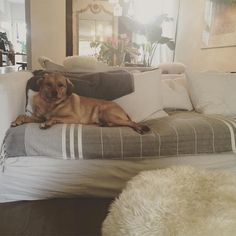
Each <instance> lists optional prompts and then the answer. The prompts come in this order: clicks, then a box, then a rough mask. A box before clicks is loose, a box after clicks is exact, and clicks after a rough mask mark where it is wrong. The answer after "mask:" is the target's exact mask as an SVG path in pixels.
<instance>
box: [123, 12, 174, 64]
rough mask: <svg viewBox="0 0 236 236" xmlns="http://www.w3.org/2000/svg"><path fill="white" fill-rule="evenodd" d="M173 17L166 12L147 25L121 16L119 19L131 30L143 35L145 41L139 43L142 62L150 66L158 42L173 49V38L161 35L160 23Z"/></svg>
mask: <svg viewBox="0 0 236 236" xmlns="http://www.w3.org/2000/svg"><path fill="white" fill-rule="evenodd" d="M172 20H173V19H172V18H170V17H168V16H167V15H166V14H163V15H160V16H158V17H157V18H156V20H155V21H153V22H152V23H149V24H147V25H143V24H141V23H139V22H137V21H135V20H133V19H132V18H130V17H126V16H122V17H120V21H121V22H122V24H123V25H125V26H126V28H127V29H129V30H130V31H131V32H134V33H137V34H141V35H143V36H145V38H146V42H145V43H143V44H142V45H140V46H141V47H142V49H143V64H144V65H145V66H151V65H152V61H153V58H154V55H155V53H156V50H157V47H158V45H160V44H166V45H167V46H168V47H169V48H170V49H171V50H174V49H175V42H174V40H173V39H171V38H168V37H163V36H162V32H163V30H162V23H163V22H164V21H172Z"/></svg>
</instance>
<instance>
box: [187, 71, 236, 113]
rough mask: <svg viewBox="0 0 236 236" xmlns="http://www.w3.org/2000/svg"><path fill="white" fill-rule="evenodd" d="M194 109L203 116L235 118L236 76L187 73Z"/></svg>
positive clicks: (212, 73) (229, 74)
mask: <svg viewBox="0 0 236 236" xmlns="http://www.w3.org/2000/svg"><path fill="white" fill-rule="evenodd" d="M187 78H188V83H189V91H190V96H191V99H192V102H193V105H194V108H195V109H196V110H197V111H198V112H201V113H204V114H221V115H225V116H230V117H236V103H235V101H236V92H235V88H236V75H235V74H231V73H214V72H201V73H200V72H199V73H195V72H190V71H188V72H187Z"/></svg>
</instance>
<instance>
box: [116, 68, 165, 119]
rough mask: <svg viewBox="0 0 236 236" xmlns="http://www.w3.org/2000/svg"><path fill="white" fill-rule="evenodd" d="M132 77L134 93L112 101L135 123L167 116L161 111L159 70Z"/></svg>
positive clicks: (135, 74) (136, 74)
mask: <svg viewBox="0 0 236 236" xmlns="http://www.w3.org/2000/svg"><path fill="white" fill-rule="evenodd" d="M133 75H134V92H133V93H131V94H128V95H126V96H123V97H121V98H118V99H116V100H114V101H115V102H116V103H118V104H119V105H120V106H121V107H122V108H123V109H124V110H125V111H126V112H127V113H128V114H129V116H130V117H131V119H132V120H134V121H136V122H141V121H144V120H148V119H154V118H158V117H163V116H167V113H165V112H164V111H163V109H162V94H161V73H160V70H152V71H148V72H141V73H134V74H133Z"/></svg>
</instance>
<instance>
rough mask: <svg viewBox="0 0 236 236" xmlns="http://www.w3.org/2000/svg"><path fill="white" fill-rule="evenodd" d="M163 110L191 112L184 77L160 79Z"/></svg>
mask: <svg viewBox="0 0 236 236" xmlns="http://www.w3.org/2000/svg"><path fill="white" fill-rule="evenodd" d="M161 82H162V98H163V108H166V109H173V110H188V111H191V110H193V106H192V103H191V100H190V97H189V93H188V90H187V87H186V79H185V78H184V77H182V76H181V77H179V78H178V77H176V78H175V79H162V81H161Z"/></svg>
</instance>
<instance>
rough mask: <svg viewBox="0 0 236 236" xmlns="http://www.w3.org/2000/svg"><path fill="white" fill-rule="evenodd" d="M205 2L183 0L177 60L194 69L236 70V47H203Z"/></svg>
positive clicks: (202, 0)
mask: <svg viewBox="0 0 236 236" xmlns="http://www.w3.org/2000/svg"><path fill="white" fill-rule="evenodd" d="M204 3H205V0H181V7H180V16H179V25H178V37H177V44H176V57H175V61H180V62H183V63H184V64H186V65H187V66H188V67H190V68H193V69H194V70H222V71H236V47H226V48H214V49H201V46H202V43H201V37H202V30H203V23H204V22H203V15H204V7H205V4H204ZM235 17H236V16H235Z"/></svg>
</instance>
